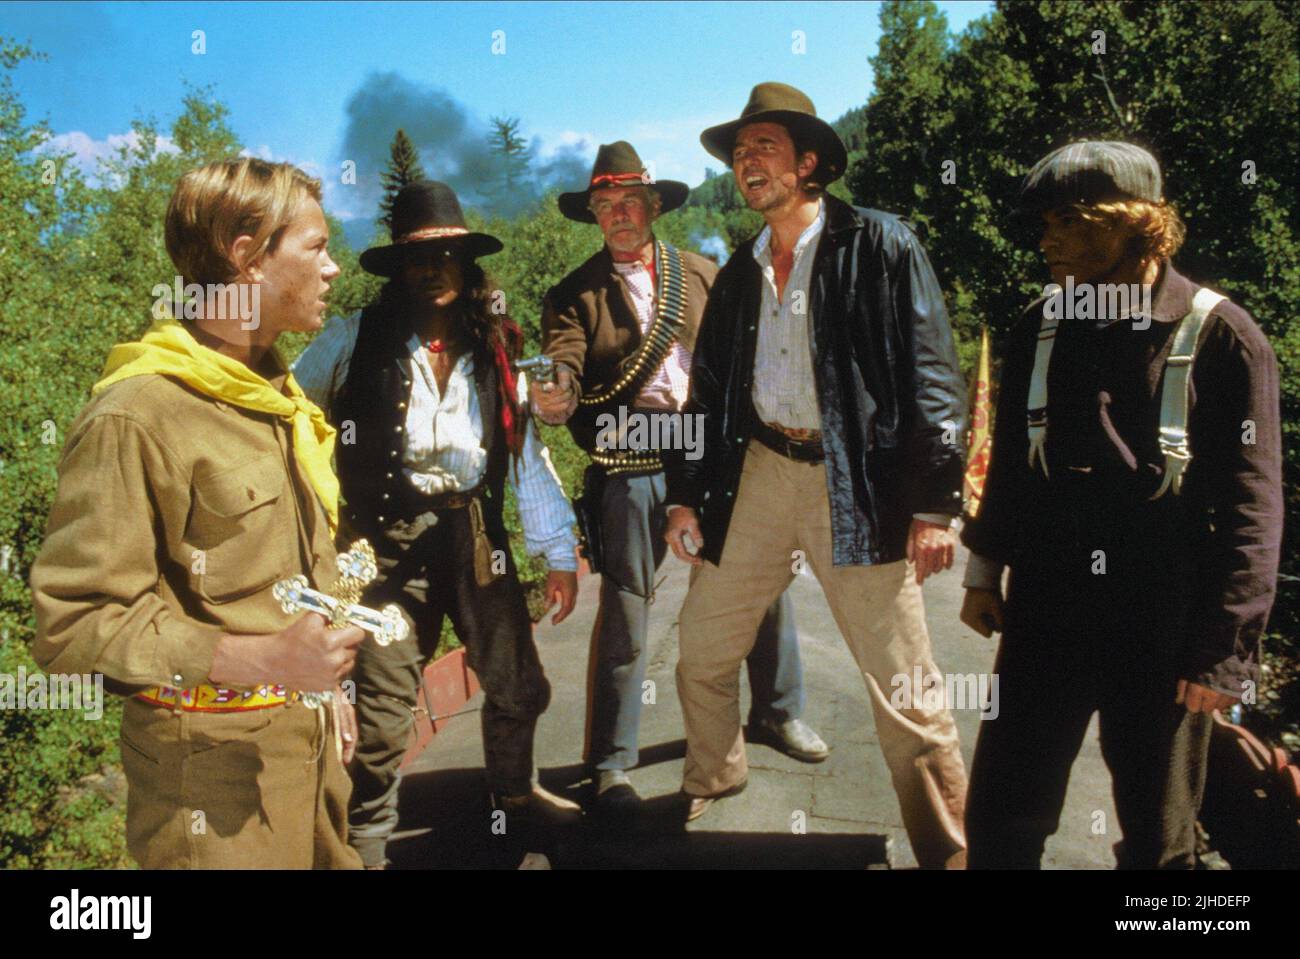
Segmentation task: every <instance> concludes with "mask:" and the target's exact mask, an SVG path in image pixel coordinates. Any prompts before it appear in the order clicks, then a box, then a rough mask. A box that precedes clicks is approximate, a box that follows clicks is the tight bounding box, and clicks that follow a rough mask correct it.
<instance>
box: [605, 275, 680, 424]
mask: <svg viewBox="0 0 1300 959" xmlns="http://www.w3.org/2000/svg"><path fill="white" fill-rule="evenodd" d="M614 269H615V270H617V271H618V274H619V276H621V277H622V278H623V282H624V283H626V284H627V289H628V292H629V293H631V294H632V305H633V306H635V307H636V318H637V322H638V324H640V326H641V335H642V336H645V335H646V333H647V332H648V331H649V329H650V324H651V323H652V322H653V321H654V317H655V289H654V280H653V279H652V278H651V276H650V271H649V270H647V269H646V266H645V264H644V263H642V262H641V261H640V260H636V261H633V262H629V263H621V262H619V261H618V260H615V261H614ZM690 385H691V354H690V353H689V352H688V351H687V350H686V349H685V348H684V347H683V346H682V344H681V341H680V340H679V341H677V342H675V343H674V344H673V348H672V349H671V350H669V351H668V355H667V356H666V357H664V361H663V362H662V363H661V364H659V369H657V370H655V374H654V376H652V377H650V379H649V381H648V382H647V383H646V385H645V386H644V387H643V388H642V390H641V395H640V396H638V397H637V406H643V407H647V408H649V409H656V410H670V411H672V410H679V409H681V408H682V405H683V404H684V403H685V402H686V394H687V392H688V391H689V390H690Z"/></svg>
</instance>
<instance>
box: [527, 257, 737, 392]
mask: <svg viewBox="0 0 1300 959" xmlns="http://www.w3.org/2000/svg"><path fill="white" fill-rule="evenodd" d="M681 254H682V259H683V260H684V261H685V264H686V287H687V292H686V298H687V306H686V323H685V326H684V327H683V330H682V333H681V336H680V339H679V341H680V342H681V344H682V346H683V347H684V348H685V349H687V350H691V351H694V349H695V335H696V333H697V331H698V330H699V328H700V317H702V316H703V315H704V304H705V302H706V301H707V300H708V298H709V290H710V288H711V287H712V286H713V278H714V277H715V276H717V275H718V267H717V265H716V264H714V262H713V261H712V260H709V259H707V258H705V257H703V256H700V255H699V254H698V253H691V252H690V251H688V250H682V251H681ZM640 345H641V325H640V323H639V322H638V321H637V314H636V307H635V306H634V305H633V303H632V295H631V293H629V292H628V288H627V283H625V282H624V280H623V278H622V277H621V276H620V275H619V273H618V271H617V270H615V269H614V259H613V257H611V256H610V254H609V248H608V247H605V246H602V247H601V248H600V252H599V253H597V254H596V255H595V256H593V257H591V259H589V260H587V262H586V263H583V264H582V266H580V267H578V268H577V269H576V270H574V271H573V272H572V273H570V274H569V275H568V276H566V277H565V278H564V279H563V280H561V281H560V282H559V283H557V284H556V285H555V286H553V287H552V288H551V289H550V291H548V292H547V294H546V299H545V301H544V303H543V305H542V351H543V352H544V353H546V354H547V355H548V356H550V357H551V359H553V360H555V361H556V362H559V363H563V364H564V365H565V366H567V367H569V369H570V370H572V371H573V374H574V376H575V377H576V378H577V379H578V381H579V385H580V387H581V389H582V390H583V392H586V393H593V392H596V391H597V390H599V389H600V388H601V387H603V386H607V385H609V384H610V383H612V382H614V381H615V380H616V379H617V378H618V376H619V374H620V373H621V372H622V369H623V366H624V364H625V363H627V361H628V360H629V359H630V358H631V356H632V354H633V353H635V352H636V348H637V347H638V346H640Z"/></svg>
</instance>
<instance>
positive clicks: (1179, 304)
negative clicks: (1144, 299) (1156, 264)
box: [1151, 260, 1196, 323]
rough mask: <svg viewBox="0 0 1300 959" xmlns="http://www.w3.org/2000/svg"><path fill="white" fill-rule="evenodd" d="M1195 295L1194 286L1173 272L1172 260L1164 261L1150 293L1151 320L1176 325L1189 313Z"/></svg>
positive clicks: (1179, 274)
mask: <svg viewBox="0 0 1300 959" xmlns="http://www.w3.org/2000/svg"><path fill="white" fill-rule="evenodd" d="M1195 295H1196V284H1195V283H1193V282H1192V281H1191V280H1189V279H1187V277H1185V276H1183V275H1182V274H1181V273H1179V272H1178V271H1177V270H1175V269H1174V264H1173V261H1172V260H1165V261H1164V263H1163V264H1162V266H1161V271H1160V279H1159V280H1157V281H1156V288H1155V289H1154V290H1152V291H1151V318H1152V319H1154V320H1155V321H1156V322H1157V323H1176V322H1177V321H1178V320H1181V319H1182V318H1183V317H1184V316H1186V315H1187V314H1188V313H1190V312H1191V310H1192V297H1193V296H1195Z"/></svg>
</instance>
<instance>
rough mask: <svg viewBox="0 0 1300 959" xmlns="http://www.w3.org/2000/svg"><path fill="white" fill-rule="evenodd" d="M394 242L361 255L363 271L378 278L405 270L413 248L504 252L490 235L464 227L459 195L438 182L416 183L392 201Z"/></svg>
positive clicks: (475, 254) (473, 253)
mask: <svg viewBox="0 0 1300 959" xmlns="http://www.w3.org/2000/svg"><path fill="white" fill-rule="evenodd" d="M391 233H392V240H393V242H392V243H389V244H388V245H387V246H372V247H371V248H370V249H368V250H366V251H365V252H364V253H362V254H361V256H360V258H359V259H358V262H359V263H360V264H361V269H363V270H365V271H366V272H367V273H373V274H375V275H376V276H388V277H391V276H394V275H396V274H397V272H398V271H399V270H401V268H402V259H403V257H404V256H405V251H406V250H407V249H408V248H409V247H410V246H412V245H423V244H426V243H431V244H455V245H456V246H458V247H460V248H461V249H463V250H464V251H465V254H466V255H467V256H468V257H470V258H471V259H473V258H474V257H479V256H487V255H488V254H489V253H497V252H499V251H500V250H501V249H503V246H502V243H501V241H500V240H498V239H497V238H496V237H494V236H492V235H490V234H488V233H475V232H473V231H472V230H470V229H469V228H468V227H467V226H465V214H464V213H462V212H461V209H460V200H458V199H456V192H455V191H454V190H452V188H451V187H449V186H447V184H445V183H439V182H438V181H437V180H415V181H413V182H411V183H408V184H406V186H404V187H402V188H401V189H400V190H398V191H397V196H395V197H394V198H393V217H392V229H391Z"/></svg>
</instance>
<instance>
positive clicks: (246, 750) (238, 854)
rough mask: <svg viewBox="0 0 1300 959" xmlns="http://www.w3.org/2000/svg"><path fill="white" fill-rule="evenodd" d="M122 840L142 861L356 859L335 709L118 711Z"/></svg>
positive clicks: (310, 864)
mask: <svg viewBox="0 0 1300 959" xmlns="http://www.w3.org/2000/svg"><path fill="white" fill-rule="evenodd" d="M122 766H123V769H124V770H125V772H126V781H127V800H126V843H127V849H128V850H129V851H130V853H131V856H132V858H134V859H135V861H136V862H138V863H139V864H140V866H141V868H144V869H313V868H315V869H360V868H361V857H360V856H358V855H357V853H356V852H355V851H354V850H353V849H352V848H351V847H349V846H348V843H347V836H348V827H347V806H348V795H349V794H350V793H351V791H352V783H351V781H350V780H349V779H348V774H347V772H346V770H345V769H344V768H343V764H342V763H341V762H340V761H339V757H338V751H337V746H336V745H335V733H334V718H333V710H332V709H331V708H330V707H329V706H328V705H326V706H324V707H322V708H320V709H308V708H307V707H306V706H304V705H302V704H301V703H293V704H291V705H288V706H272V707H270V708H267V709H257V710H251V711H247V712H228V713H194V712H173V711H172V710H171V709H168V708H166V707H162V706H153V705H150V704H148V703H142V702H140V701H139V700H136V699H131V700H128V701H127V703H126V708H125V710H124V711H123V715H122Z"/></svg>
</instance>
